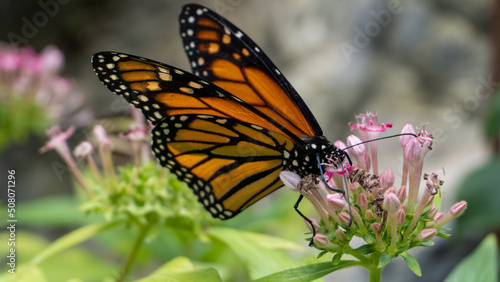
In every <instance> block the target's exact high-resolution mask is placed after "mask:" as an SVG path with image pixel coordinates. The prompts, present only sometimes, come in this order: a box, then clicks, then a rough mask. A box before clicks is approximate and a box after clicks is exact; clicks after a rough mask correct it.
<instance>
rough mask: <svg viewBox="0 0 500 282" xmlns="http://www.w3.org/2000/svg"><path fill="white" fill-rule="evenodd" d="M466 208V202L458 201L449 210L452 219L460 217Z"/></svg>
mask: <svg viewBox="0 0 500 282" xmlns="http://www.w3.org/2000/svg"><path fill="white" fill-rule="evenodd" d="M466 208H467V202H466V201H460V202H458V203H456V204H454V205H453V206H451V208H450V214H451V215H452V216H454V217H457V216H461V215H462V214H463V213H464V211H465V209H466Z"/></svg>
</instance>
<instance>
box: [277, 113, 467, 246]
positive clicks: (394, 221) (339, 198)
mask: <svg viewBox="0 0 500 282" xmlns="http://www.w3.org/2000/svg"><path fill="white" fill-rule="evenodd" d="M356 118H357V120H358V123H356V124H350V127H351V130H354V129H356V130H358V132H359V135H360V137H361V138H358V137H357V136H355V135H351V136H349V137H348V138H347V146H346V145H345V144H344V143H343V142H340V141H337V142H336V143H335V145H336V146H337V147H338V148H340V149H344V150H346V152H347V153H349V155H350V156H351V157H353V158H354V160H355V163H354V164H353V166H352V167H351V166H349V163H347V161H346V160H344V162H345V163H344V164H343V167H344V171H342V169H339V167H340V166H338V165H337V164H338V163H336V162H338V160H332V162H330V163H326V164H322V165H323V166H324V167H325V173H324V174H325V175H324V177H325V179H326V181H327V183H328V185H329V186H330V187H331V188H334V189H337V190H343V191H346V192H349V193H337V192H335V191H332V190H331V189H328V187H327V186H326V185H325V183H324V182H323V181H322V180H321V179H320V178H318V179H316V180H315V181H310V180H308V179H301V178H300V176H298V175H296V174H294V173H292V172H289V171H284V172H282V173H281V174H280V177H281V179H282V180H283V182H284V183H285V185H286V186H288V187H290V188H292V189H293V190H295V191H299V192H300V193H301V194H302V195H303V196H304V197H305V198H307V199H308V200H309V201H311V202H312V204H313V205H314V207H315V208H316V211H317V212H318V214H319V216H320V219H321V220H320V221H317V220H315V219H312V218H309V220H310V221H311V222H312V226H311V224H310V223H309V222H307V223H306V224H307V225H308V227H309V228H310V229H311V231H313V232H315V233H316V235H315V237H314V238H313V241H314V243H315V244H316V247H318V248H321V249H324V250H328V251H332V252H341V250H343V251H345V248H343V247H342V246H345V245H348V244H349V241H350V239H351V238H352V234H354V235H355V236H358V237H360V238H363V239H364V240H365V242H366V243H367V244H369V245H373V246H374V248H375V249H376V250H377V251H379V252H381V253H383V252H385V253H389V254H391V255H397V254H399V253H401V252H404V251H406V250H407V249H408V248H409V246H410V243H412V242H420V241H429V240H431V239H432V238H433V237H434V236H435V235H437V234H438V233H439V232H440V230H441V227H442V226H443V225H444V224H445V223H447V222H448V221H450V220H451V219H453V218H456V217H458V216H460V215H461V214H462V213H463V212H464V211H465V209H466V207H467V203H466V202H465V201H462V202H459V203H457V204H455V205H453V206H452V207H451V208H450V210H449V211H448V212H446V213H444V212H440V211H439V208H438V206H437V205H436V204H435V203H434V198H435V197H436V195H438V194H439V196H440V189H441V185H443V181H442V180H440V179H439V177H438V174H440V173H441V171H438V172H433V173H430V174H426V173H423V163H424V157H425V155H426V154H427V153H428V152H429V150H431V147H432V143H433V141H432V139H433V137H432V135H430V134H428V133H427V131H426V130H425V126H424V127H423V128H422V129H421V130H420V132H419V133H418V134H415V131H414V129H413V127H412V126H411V125H409V124H407V125H406V126H404V128H403V130H402V132H401V135H400V144H401V147H402V152H403V164H402V176H401V182H400V183H399V184H396V179H395V175H394V172H393V170H392V169H391V168H386V169H385V170H384V171H383V172H382V173H379V172H378V165H377V163H378V161H377V158H378V148H377V141H373V140H374V139H377V138H379V133H380V132H384V131H385V130H386V129H388V128H391V127H392V124H379V123H378V120H377V114H372V113H367V114H364V115H358V116H356ZM367 141H368V142H367ZM394 153H395V152H390V153H389V154H387V155H388V156H389V157H391V158H395V157H394V155H395V154H394ZM396 156H397V154H396ZM395 159H396V160H398V161H399V158H397V157H396V158H395ZM421 180H424V181H425V188H424V191H423V193H421V194H422V195H421V197H420V198H418V195H419V188H420V186H421V185H420V182H421ZM314 183H319V184H318V185H314ZM345 184H347V187H345ZM348 195H349V198H346V196H348ZM347 234H351V235H350V236H347ZM347 238H349V239H347ZM417 245H418V244H417V243H415V244H413V245H411V246H417ZM352 255H355V253H354V252H353V253H352Z"/></svg>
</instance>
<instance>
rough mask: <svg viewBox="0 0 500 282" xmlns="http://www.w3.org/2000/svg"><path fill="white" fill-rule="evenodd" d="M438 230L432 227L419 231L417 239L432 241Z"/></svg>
mask: <svg viewBox="0 0 500 282" xmlns="http://www.w3.org/2000/svg"><path fill="white" fill-rule="evenodd" d="M436 234H437V230H436V229H433V228H430V229H424V230H422V231H420V233H418V235H417V237H416V238H415V240H416V241H430V240H432V238H434V236H436Z"/></svg>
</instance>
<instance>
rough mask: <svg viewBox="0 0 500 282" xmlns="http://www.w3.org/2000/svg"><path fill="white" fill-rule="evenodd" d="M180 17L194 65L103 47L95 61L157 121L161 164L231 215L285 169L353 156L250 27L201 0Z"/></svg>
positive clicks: (300, 170) (307, 171)
mask: <svg viewBox="0 0 500 282" xmlns="http://www.w3.org/2000/svg"><path fill="white" fill-rule="evenodd" d="M179 22H180V34H181V37H182V40H183V44H184V48H185V51H186V53H187V56H188V58H189V61H190V63H191V66H192V69H193V73H194V74H191V73H189V72H186V71H184V70H181V69H178V68H175V67H172V66H169V65H166V64H163V63H160V62H156V61H153V60H150V59H146V58H142V57H138V56H134V55H128V54H123V53H118V52H99V53H96V54H95V55H94V56H93V58H92V64H93V67H94V70H95V72H96V74H97V76H98V78H99V79H100V80H101V81H102V82H103V83H104V85H105V86H106V87H107V88H109V89H110V90H111V91H112V92H114V93H115V94H117V95H120V96H122V97H123V98H125V99H126V100H127V101H128V102H129V103H131V104H132V105H134V106H135V107H137V108H139V109H140V110H142V112H143V114H144V115H145V116H146V117H147V119H148V120H149V121H150V122H151V123H152V124H153V125H154V129H153V131H152V136H153V138H152V149H153V152H154V154H155V156H156V157H157V159H158V160H159V162H160V164H161V165H163V166H164V167H166V168H168V169H169V170H170V171H171V172H172V173H174V174H176V175H177V177H178V178H179V179H180V180H182V181H184V182H185V183H187V184H188V186H189V187H190V188H191V189H192V190H193V191H194V193H195V194H196V195H197V197H198V200H199V201H200V202H201V203H202V204H203V206H204V207H205V208H206V210H208V212H210V213H211V215H212V216H213V217H216V218H220V219H228V218H231V217H233V216H235V215H237V214H238V213H240V212H241V211H242V210H244V209H245V208H247V207H248V206H250V205H252V204H253V203H255V202H257V201H258V200H260V199H261V198H262V197H264V196H266V195H268V194H269V193H271V192H273V191H275V190H276V189H278V188H280V187H282V186H283V183H282V181H281V180H280V178H279V174H280V172H281V171H282V170H288V171H292V172H295V173H297V174H299V175H300V176H307V175H322V171H321V163H323V162H327V158H333V159H337V160H344V158H345V157H347V155H346V153H345V152H344V151H343V150H341V149H338V148H337V147H335V146H334V145H333V144H332V143H331V142H329V141H328V140H327V139H326V138H325V137H324V136H323V132H322V130H321V127H320V126H319V124H318V123H317V121H316V119H315V118H314V116H313V114H312V113H311V111H310V110H309V108H308V107H307V106H306V104H305V103H304V101H303V100H302V99H301V98H300V96H299V95H298V94H297V92H296V91H295V90H294V89H293V87H292V86H291V84H290V83H289V82H288V80H287V79H286V78H285V77H284V76H283V75H282V73H281V72H280V71H279V70H278V68H277V67H276V66H275V65H274V64H273V63H272V62H271V60H270V59H269V58H268V57H267V56H266V55H265V54H264V52H263V51H262V50H261V49H260V48H259V47H258V46H257V44H255V43H254V42H253V41H252V40H251V39H250V38H249V37H248V36H247V35H245V34H244V33H243V32H242V31H241V30H240V29H238V28H237V27H236V26H234V25H233V24H232V23H230V22H229V21H228V20H226V19H224V18H223V17H221V16H220V15H218V14H217V13H215V12H213V11H211V10H209V9H207V8H205V7H203V6H200V5H195V4H189V5H186V6H184V7H183V9H182V11H181V14H180V16H179ZM301 199H302V197H301V198H299V201H298V202H300V200H301ZM298 202H297V204H296V206H297V205H298ZM296 209H297V207H296ZM297 211H298V210H297ZM299 214H300V215H301V216H302V217H304V216H303V215H302V214H301V213H300V212H299ZM304 218H305V217H304Z"/></svg>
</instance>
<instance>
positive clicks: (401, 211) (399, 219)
mask: <svg viewBox="0 0 500 282" xmlns="http://www.w3.org/2000/svg"><path fill="white" fill-rule="evenodd" d="M405 221H406V215H405V210H404V209H399V211H398V215H397V216H396V223H397V225H398V226H401V225H403V224H404V223H405Z"/></svg>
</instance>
